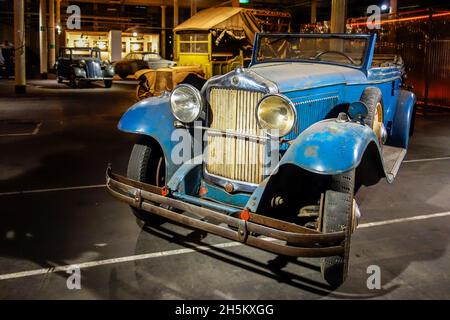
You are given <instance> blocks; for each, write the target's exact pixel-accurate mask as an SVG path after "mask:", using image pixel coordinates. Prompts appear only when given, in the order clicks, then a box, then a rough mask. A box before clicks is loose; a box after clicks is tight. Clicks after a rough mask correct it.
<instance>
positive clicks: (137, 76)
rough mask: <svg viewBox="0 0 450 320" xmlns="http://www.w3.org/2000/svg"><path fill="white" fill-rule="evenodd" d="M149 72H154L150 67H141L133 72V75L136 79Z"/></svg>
mask: <svg viewBox="0 0 450 320" xmlns="http://www.w3.org/2000/svg"><path fill="white" fill-rule="evenodd" d="M149 72H155V71H154V70H152V69H141V70H138V71H136V72H135V73H134V77H135V78H136V79H140V78H141V77H142V76H143V75H145V74H146V73H149Z"/></svg>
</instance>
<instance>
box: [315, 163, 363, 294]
mask: <svg viewBox="0 0 450 320" xmlns="http://www.w3.org/2000/svg"><path fill="white" fill-rule="evenodd" d="M330 188H331V190H327V191H326V192H325V199H324V213H323V216H322V232H325V233H326V232H336V231H342V229H343V228H344V227H345V232H346V237H345V243H344V248H345V251H344V254H343V255H342V256H332V257H324V258H322V259H321V262H320V270H321V273H322V277H323V279H324V280H325V281H326V282H328V284H329V285H330V286H331V287H332V288H337V287H339V286H340V285H341V284H342V283H343V282H344V281H345V279H346V278H347V273H348V261H349V255H350V240H351V234H352V209H353V195H354V190H355V170H354V169H353V170H350V171H348V172H344V173H342V174H339V175H335V176H333V177H332V182H331V186H330Z"/></svg>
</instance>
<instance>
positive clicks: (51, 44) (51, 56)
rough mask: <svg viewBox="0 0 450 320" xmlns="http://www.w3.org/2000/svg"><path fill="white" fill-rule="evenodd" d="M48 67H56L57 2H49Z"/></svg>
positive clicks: (52, 0)
mask: <svg viewBox="0 0 450 320" xmlns="http://www.w3.org/2000/svg"><path fill="white" fill-rule="evenodd" d="M48 15H49V17H48V19H49V20H48V49H49V52H48V66H49V68H50V69H53V66H54V65H55V48H56V45H55V0H49V2H48Z"/></svg>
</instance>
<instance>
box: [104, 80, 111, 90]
mask: <svg viewBox="0 0 450 320" xmlns="http://www.w3.org/2000/svg"><path fill="white" fill-rule="evenodd" d="M104 83H105V88H111V86H112V80H105V81H104Z"/></svg>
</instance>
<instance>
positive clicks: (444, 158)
mask: <svg viewBox="0 0 450 320" xmlns="http://www.w3.org/2000/svg"><path fill="white" fill-rule="evenodd" d="M441 160H450V157H440V158H425V159H411V160H404V161H403V162H404V163H414V162H428V161H441Z"/></svg>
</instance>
